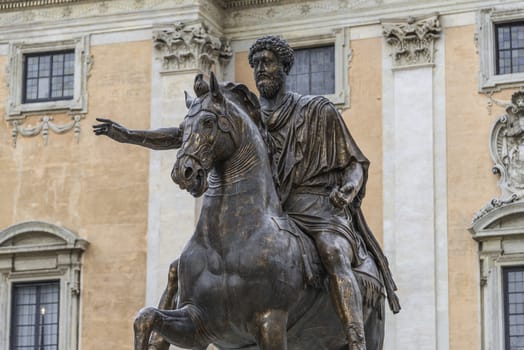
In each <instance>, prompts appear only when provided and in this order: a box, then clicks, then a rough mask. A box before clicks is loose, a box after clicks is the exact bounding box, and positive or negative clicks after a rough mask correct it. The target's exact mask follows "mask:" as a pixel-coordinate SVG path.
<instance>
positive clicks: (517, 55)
mask: <svg viewBox="0 0 524 350" xmlns="http://www.w3.org/2000/svg"><path fill="white" fill-rule="evenodd" d="M495 29H496V37H497V74H511V73H521V72H524V21H522V22H515V23H504V24H498V25H496V27H495Z"/></svg>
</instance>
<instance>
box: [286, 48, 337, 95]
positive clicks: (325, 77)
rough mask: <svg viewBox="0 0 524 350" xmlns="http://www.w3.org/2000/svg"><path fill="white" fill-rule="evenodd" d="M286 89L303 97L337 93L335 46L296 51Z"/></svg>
mask: <svg viewBox="0 0 524 350" xmlns="http://www.w3.org/2000/svg"><path fill="white" fill-rule="evenodd" d="M294 51H295V64H294V65H293V67H292V68H291V70H290V72H289V74H288V78H287V80H286V88H287V89H288V90H289V91H295V92H298V93H300V94H303V95H332V94H334V93H335V46H334V45H329V46H322V47H315V48H307V49H296V50H294Z"/></svg>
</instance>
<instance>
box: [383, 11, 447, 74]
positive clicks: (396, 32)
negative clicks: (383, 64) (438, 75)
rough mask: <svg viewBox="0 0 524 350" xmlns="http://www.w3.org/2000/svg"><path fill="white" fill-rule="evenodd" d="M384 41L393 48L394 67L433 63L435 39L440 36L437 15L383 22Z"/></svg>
mask: <svg viewBox="0 0 524 350" xmlns="http://www.w3.org/2000/svg"><path fill="white" fill-rule="evenodd" d="M382 24H383V34H384V36H385V38H386V42H387V43H388V44H389V45H391V47H392V48H393V53H392V56H393V66H394V67H395V68H403V67H410V66H416V65H426V64H433V61H434V56H435V55H434V52H435V40H436V39H438V38H440V32H441V27H440V21H439V19H438V16H437V15H435V16H431V17H426V18H422V19H416V18H414V17H408V19H407V20H391V21H389V22H387V21H384V22H383V23H382Z"/></svg>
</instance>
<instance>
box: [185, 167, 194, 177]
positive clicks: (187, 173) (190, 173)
mask: <svg viewBox="0 0 524 350" xmlns="http://www.w3.org/2000/svg"><path fill="white" fill-rule="evenodd" d="M191 176H193V168H191V167H187V168H186V170H185V171H184V177H185V178H186V179H190V178H191Z"/></svg>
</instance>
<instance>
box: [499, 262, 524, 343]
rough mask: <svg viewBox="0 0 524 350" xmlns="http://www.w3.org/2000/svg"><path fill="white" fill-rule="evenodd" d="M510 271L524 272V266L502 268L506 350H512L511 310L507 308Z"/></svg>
mask: <svg viewBox="0 0 524 350" xmlns="http://www.w3.org/2000/svg"><path fill="white" fill-rule="evenodd" d="M510 271H519V272H524V264H523V265H510V266H502V267H501V278H502V289H501V290H502V294H503V297H502V300H503V313H504V320H503V321H504V349H505V350H510V349H511V348H510V344H508V342H509V340H510V334H509V310H507V306H508V305H509V290H508V288H507V286H508V272H510Z"/></svg>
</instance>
